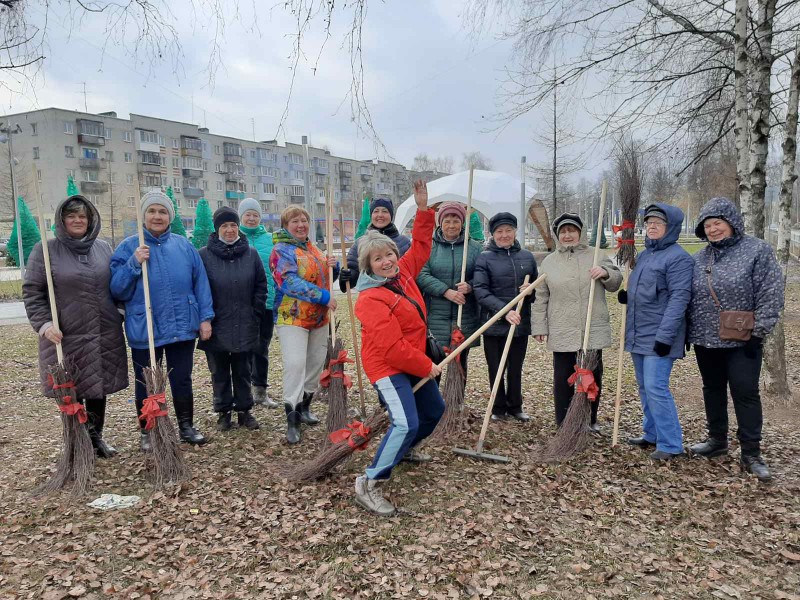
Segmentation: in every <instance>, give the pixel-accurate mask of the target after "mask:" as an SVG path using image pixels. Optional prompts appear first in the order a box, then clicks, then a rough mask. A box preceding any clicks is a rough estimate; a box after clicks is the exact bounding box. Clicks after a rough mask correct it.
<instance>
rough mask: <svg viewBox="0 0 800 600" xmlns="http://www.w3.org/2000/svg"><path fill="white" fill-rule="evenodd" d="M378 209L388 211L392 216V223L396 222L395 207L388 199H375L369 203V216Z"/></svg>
mask: <svg viewBox="0 0 800 600" xmlns="http://www.w3.org/2000/svg"><path fill="white" fill-rule="evenodd" d="M378 207H382V208H385V209H386V210H388V211H389V214H390V215H391V216H392V221H394V206H392V201H391V200H387V199H386V198H375V199H374V200H373V201H372V202H370V203H369V214H370V215H371V214H372V212H373V211H374V210H375V209H376V208H378Z"/></svg>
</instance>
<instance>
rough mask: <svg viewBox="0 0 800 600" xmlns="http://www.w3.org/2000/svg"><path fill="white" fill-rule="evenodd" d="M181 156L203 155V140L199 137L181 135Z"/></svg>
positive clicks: (200, 156) (199, 156)
mask: <svg viewBox="0 0 800 600" xmlns="http://www.w3.org/2000/svg"><path fill="white" fill-rule="evenodd" d="M181 156H196V157H197V158H202V157H203V141H202V140H201V139H200V138H196V137H189V136H186V135H182V136H181Z"/></svg>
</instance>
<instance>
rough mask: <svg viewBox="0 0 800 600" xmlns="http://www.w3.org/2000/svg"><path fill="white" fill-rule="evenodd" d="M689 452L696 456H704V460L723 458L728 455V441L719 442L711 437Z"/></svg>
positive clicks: (692, 447) (694, 446)
mask: <svg viewBox="0 0 800 600" xmlns="http://www.w3.org/2000/svg"><path fill="white" fill-rule="evenodd" d="M689 452H691V453H692V454H694V455H696V456H702V457H703V458H714V457H715V456H722V455H723V454H727V453H728V440H718V439H716V438H712V437H710V438H708V439H706V440H705V441H704V442H700V443H699V444H694V445H693V446H691V447H690V448H689Z"/></svg>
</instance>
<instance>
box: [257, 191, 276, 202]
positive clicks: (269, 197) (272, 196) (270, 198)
mask: <svg viewBox="0 0 800 600" xmlns="http://www.w3.org/2000/svg"><path fill="white" fill-rule="evenodd" d="M258 199H259V200H265V201H267V202H274V201H275V200H277V199H278V194H276V193H275V192H260V193H259V194H258Z"/></svg>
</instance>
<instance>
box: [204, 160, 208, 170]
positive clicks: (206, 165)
mask: <svg viewBox="0 0 800 600" xmlns="http://www.w3.org/2000/svg"><path fill="white" fill-rule="evenodd" d="M203 171H208V161H206V160H204V161H203Z"/></svg>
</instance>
